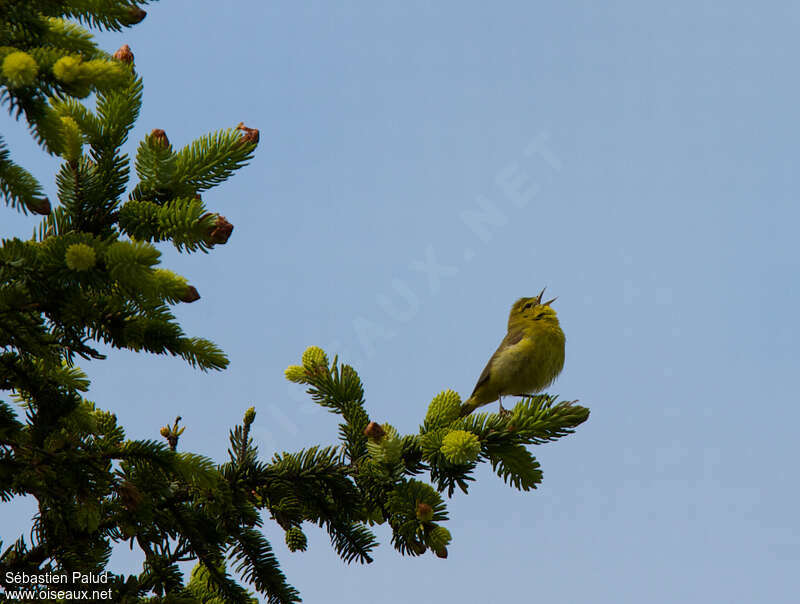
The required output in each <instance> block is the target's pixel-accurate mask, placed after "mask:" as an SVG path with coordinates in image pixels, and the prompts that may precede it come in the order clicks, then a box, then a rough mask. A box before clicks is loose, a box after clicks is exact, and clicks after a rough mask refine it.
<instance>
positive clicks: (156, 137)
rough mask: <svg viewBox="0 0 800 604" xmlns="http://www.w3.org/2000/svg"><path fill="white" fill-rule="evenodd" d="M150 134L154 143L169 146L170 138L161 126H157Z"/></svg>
mask: <svg viewBox="0 0 800 604" xmlns="http://www.w3.org/2000/svg"><path fill="white" fill-rule="evenodd" d="M150 136H151V137H152V140H153V142H154V143H156V144H158V145H161V146H162V147H169V139H168V138H167V133H166V132H164V131H163V130H162V129H161V128H155V129H154V130H153V131H152V132H151V133H150Z"/></svg>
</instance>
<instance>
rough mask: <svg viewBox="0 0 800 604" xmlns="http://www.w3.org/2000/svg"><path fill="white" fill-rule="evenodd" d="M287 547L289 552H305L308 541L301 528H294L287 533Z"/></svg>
mask: <svg viewBox="0 0 800 604" xmlns="http://www.w3.org/2000/svg"><path fill="white" fill-rule="evenodd" d="M286 545H287V546H288V548H289V551H292V552H296V551H301V552H304V551H306V548H307V547H308V539H307V538H306V535H305V533H303V531H302V530H301V529H300V528H298V527H296V526H293V527H292V528H290V529H289V530H288V531H286Z"/></svg>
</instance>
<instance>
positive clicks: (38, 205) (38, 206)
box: [27, 197, 52, 216]
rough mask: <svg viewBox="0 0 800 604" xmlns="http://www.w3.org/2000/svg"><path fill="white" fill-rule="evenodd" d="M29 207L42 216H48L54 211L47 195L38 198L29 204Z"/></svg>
mask: <svg viewBox="0 0 800 604" xmlns="http://www.w3.org/2000/svg"><path fill="white" fill-rule="evenodd" d="M27 207H28V209H29V210H30V211H31V212H33V213H34V214H39V215H40V216H48V215H49V214H50V212H51V211H52V208H51V207H50V200H49V199H47V197H42V198H41V199H36V200H35V201H33V202H31V203H29V204H27Z"/></svg>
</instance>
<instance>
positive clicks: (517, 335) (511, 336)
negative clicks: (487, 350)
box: [472, 329, 524, 396]
mask: <svg viewBox="0 0 800 604" xmlns="http://www.w3.org/2000/svg"><path fill="white" fill-rule="evenodd" d="M523 335H524V334H523V333H522V330H521V329H520V330H517V331H509V332H508V333H507V334H506V337H505V338H503V341H502V342H500V346H498V347H497V350H495V351H494V354H493V355H492V358H490V359H489V362H488V363H486V367H484V368H483V372H482V373H481V375H480V377H478V383H477V384H475V388H473V389H472V396H474V395H475V393H476V392H477V391H478V388H480V387H481V385H483V384H484V383H485V382H488V381H489V376H490V375H491V373H492V361H494V358H495V357H496V356H497V355H498V354H499V353H500V351H501V350H503V349H504V348H507V347H509V346H513V345H514V344H516V343H517V342H519V341H520V340H521V339H522V336H523Z"/></svg>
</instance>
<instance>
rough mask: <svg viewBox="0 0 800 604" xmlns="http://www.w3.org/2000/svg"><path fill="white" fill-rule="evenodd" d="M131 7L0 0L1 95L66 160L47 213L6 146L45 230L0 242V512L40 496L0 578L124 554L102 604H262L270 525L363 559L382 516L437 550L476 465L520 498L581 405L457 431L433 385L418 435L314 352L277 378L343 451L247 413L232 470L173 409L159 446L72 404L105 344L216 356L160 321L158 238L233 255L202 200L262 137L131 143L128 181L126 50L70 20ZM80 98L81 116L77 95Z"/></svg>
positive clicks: (211, 362) (452, 404) (235, 132)
mask: <svg viewBox="0 0 800 604" xmlns="http://www.w3.org/2000/svg"><path fill="white" fill-rule="evenodd" d="M143 4H145V2H142V1H139V0H75V1H71V2H60V3H53V2H51V1H49V0H31V1H29V2H21V1H18V0H7V1H5V2H2V1H0V5H2V9H3V10H2V13H0V103H2V104H4V105H6V106H8V108H9V109H10V111H11V112H12V113H15V114H16V116H17V117H18V118H19V117H24V119H26V121H27V122H28V124H29V126H30V128H31V131H32V133H33V135H34V136H35V137H36V139H37V140H38V142H39V143H40V144H41V145H42V147H43V149H44V150H45V151H47V152H49V153H52V154H56V155H58V156H60V158H61V159H62V160H63V163H62V165H61V167H60V169H59V171H58V173H57V175H56V184H57V188H58V203H57V204H56V205H55V207H52V206H51V204H50V200H48V199H47V198H46V197H45V196H44V195H43V192H42V188H41V186H40V185H39V183H38V181H37V180H36V178H35V177H34V176H33V175H32V174H30V173H29V172H27V171H26V170H25V169H24V168H22V167H21V166H18V165H17V164H15V163H14V162H13V161H12V158H11V153H10V151H9V150H8V149H7V147H6V146H5V145H4V143H3V141H2V139H0V194H2V196H3V197H4V199H5V200H6V203H7V205H9V206H10V208H11V209H15V210H17V211H20V212H23V213H26V212H32V213H34V214H38V215H40V216H43V218H41V220H40V223H39V225H38V226H37V228H36V229H35V231H34V236H33V238H32V239H30V240H22V239H19V238H13V239H4V240H2V241H0V393H3V392H5V393H7V398H8V399H9V400H8V401H6V400H0V503H6V502H9V501H11V500H13V499H15V498H17V497H22V496H28V497H32V498H34V499H35V500H36V501H37V504H38V511H37V514H36V516H35V518H34V519H33V526H32V527H31V529H32V530H27V529H24V530H21V536H20V537H19V539H17V540H16V541H15V542H14V543H12V544H10V545H7V546H5V548H4V549H3V547H0V586H4V581H5V576H6V573H7V572H9V571H12V572H26V573H29V574H43V573H46V572H72V571H81V572H95V573H97V572H101V571H103V570H104V569H105V568H106V566H107V564H108V561H109V557H110V555H111V551H112V547H113V546H114V545H115V544H120V543H122V542H126V543H128V544H129V545H130V547H131V548H134V547H136V548H138V550H139V551H140V553H141V556H142V558H143V564H142V568H141V572H139V573H138V574H134V575H129V576H125V575H111V580H110V583H109V586H110V587H111V589H112V591H113V599H114V601H118V602H198V601H202V602H243V603H251V602H254V601H257V600H256V599H255V598H254V593H253V592H251V591H248V590H247V589H246V588H245V587H243V586H242V585H240V582H245V583H247V584H248V585H249V586H250V587H252V588H253V589H254V590H255V592H257V593H258V594H260V595H262V596H264V597H265V598H266V601H268V602H270V603H275V604H278V603H280V604H283V603H290V602H298V601H300V598H299V594H298V592H297V591H296V590H295V588H294V587H292V586H291V585H290V583H289V581H288V579H287V577H286V576H285V575H284V574H283V572H282V570H281V568H280V564H279V562H278V560H277V558H276V556H275V552H274V550H273V547H272V544H271V543H270V542H269V540H268V539H267V537H266V536H265V534H264V531H263V518H264V517H269V518H270V519H271V520H273V521H275V522H276V523H277V524H278V526H280V527H281V528H282V529H283V531H284V532H285V540H286V544H287V546H288V547H289V549H290V550H291V551H293V552H302V551H305V550H306V549H307V548H308V547H309V544H308V540H307V538H306V535H305V533H304V531H303V525H304V524H306V523H309V524H313V525H317V526H319V527H321V528H322V529H324V530H325V531H326V532H327V534H328V536H329V538H330V541H331V546H332V547H333V549H334V551H336V553H337V554H338V555H339V557H340V558H341V559H342V560H343V561H344V562H346V563H352V562H358V563H370V562H372V560H373V553H374V550H375V548H376V546H377V541H376V539H375V536H374V534H373V533H372V531H371V530H370V527H371V526H373V525H375V524H383V523H386V524H387V525H388V526H389V528H390V529H391V531H392V544H393V546H394V547H395V548H396V549H397V550H398V551H399V552H400V553H402V554H405V555H412V556H420V555H423V554H425V553H426V552H428V551H429V550H430V552H431V553H432V555H435V556H437V557H439V558H446V557H447V547H448V545H450V543H451V541H452V537H451V534H450V532H449V530H448V529H447V528H446V526H444V524H445V523H446V522H447V520H448V513H447V508H446V504H445V499H444V497H445V496H446V497H451V496H453V494H454V492H455V489H456V488H459V489H461V490H462V491H463V492H467V486H468V484H469V482H470V481H472V480H474V477H473V473H474V470H475V469H476V468H477V466H478V464H480V463H484V462H487V463H489V464H491V466H492V468H493V469H494V470H495V471H496V472H497V474H498V475H499V476H500V477H501V478H502V479H503V480H504V481H505V482H506V483H508V484H510V485H512V486H514V487H515V488H518V489H522V490H529V489H532V488H535V487H536V485H537V484H538V483H539V482H540V481H541V477H542V475H541V471H540V469H539V464H538V462H537V461H536V459H535V458H534V457H533V456H532V455H531V453H530V451H529V450H528V449H527V448H526V446H528V445H534V444H541V443H544V442H548V441H551V440H555V439H557V438H560V437H562V436H565V435H567V434H571V433H572V432H573V430H574V428H575V427H576V426H577V425H579V424H580V423H582V422H583V421H585V420H586V419H587V417H588V414H589V411H588V409H585V408H583V407H578V406H576V405H574V404H572V403H568V402H556V398H555V397H550V396H548V395H540V396H537V397H526V398H524V399H523V400H522V401H521V402H520V403H519V404H517V406H516V407H515V408H514V409H513V410H512V412H511V413H510V414H508V415H505V416H499V415H493V414H486V413H480V414H474V415H470V416H467V417H464V418H459V410H460V408H461V399H460V397H459V395H458V394H457V393H456V392H454V391H452V390H446V391H444V392H442V393H440V394H438V395H437V396H436V397H434V399H433V400H432V401H431V404H430V405H429V407H428V411H427V414H426V416H425V418H424V421H423V424H422V426H421V427H420V429H419V432H418V433H416V434H401V433H400V432H399V431H398V430H397V428H395V427H394V426H392V425H390V424H388V423H379V422H376V421H370V417H369V414H368V413H367V410H366V406H365V399H364V387H363V384H362V382H361V379H360V377H359V375H358V373H357V372H356V370H355V369H354V368H353V367H351V366H349V365H346V364H342V363H340V361H339V359H338V357H334V358H333V359H332V360H330V359H329V357H328V355H327V354H326V353H325V351H323V350H322V349H320V348H318V347H315V346H312V347H310V348H308V349H307V350H306V351H305V352H304V353H303V354H302V359H301V364H299V365H292V366H290V367H289V368H288V369H287V370H286V377H287V378H288V379H289V380H291V381H293V382H295V383H302V384H306V386H307V387H308V393H309V394H310V396H311V398H312V399H313V400H314V401H315V402H316V403H318V404H319V405H321V406H322V407H324V408H326V409H328V410H329V411H330V412H331V413H333V414H335V415H337V416H338V418H339V426H338V434H339V443H338V444H337V445H335V446H327V447H322V446H317V447H309V448H307V449H303V450H300V451H297V452H291V453H290V452H283V453H277V454H274V455H273V456H272V458H271V459H270V461H269V462H267V461H264V460H263V459H262V458H261V457H260V456H259V452H258V450H257V447H256V446H255V444H254V442H253V439H252V437H251V436H250V430H251V427H252V426H253V424H254V422H255V421H256V410H255V408H254V407H250V408H249V409H248V410H247V411H246V412H245V413H244V417H243V421H242V423H241V424H240V425H237V426H235V427H234V428H232V429H231V430H230V434H229V443H230V446H229V449H228V459H227V461H225V462H224V463H215V462H214V461H212V460H210V459H208V458H207V457H204V456H202V455H198V454H195V453H191V452H185V451H180V450H179V443H180V436H181V434H182V433H183V431H184V430H185V429H186V426H181V425H180V422H181V421H182V420H181V418H180V417H179V418H177V419H175V421H174V422H173V424H172V425H167V426H164V427H162V428H161V430H160V433H161V436H162V437H163V439H164V441H155V440H131V439H128V438H127V437H126V434H125V431H124V429H123V428H122V426H120V425H119V424H118V422H117V417H116V415H114V413H112V412H110V411H106V410H103V409H100V408H98V406H97V405H96V404H95V403H94V402H92V401H90V400H88V399H86V398H85V397H84V395H85V393H86V392H87V391H88V389H89V380H88V377H87V376H86V374H85V373H83V371H82V370H81V369H80V368H79V367H78V366H77V365H76V364H75V363H76V361H77V360H78V359H79V358H83V359H102V358H104V355H103V354H101V353H100V352H99V351H98V350H97V346H98V344H104V345H107V346H108V347H110V348H124V349H127V350H133V351H147V352H151V353H154V354H169V355H172V356H177V357H180V358H182V359H184V360H185V361H186V362H188V363H189V364H190V365H192V366H194V367H198V368H200V369H201V370H209V369H222V368H224V367H226V366H227V363H228V360H227V358H226V356H225V355H224V353H223V352H222V351H221V350H220V349H219V348H218V347H217V346H216V345H215V344H213V343H212V342H210V341H208V340H205V339H202V338H198V337H194V336H188V335H186V334H185V333H184V332H183V330H182V328H181V327H180V325H179V324H178V323H177V321H176V319H175V316H174V314H173V312H172V307H173V306H174V305H176V304H179V303H191V302H194V301H196V300H198V299H199V297H200V296H199V294H198V292H197V290H196V289H195V288H194V287H192V286H191V285H190V284H189V283H188V282H187V280H186V279H185V278H184V277H182V276H181V275H178V274H176V273H174V272H172V271H170V270H169V269H167V268H164V267H162V266H160V262H161V252H160V251H159V249H158V247H156V245H157V244H158V243H160V242H169V243H171V244H173V245H174V246H175V247H176V248H177V249H178V250H180V251H186V252H193V251H197V250H200V251H203V252H208V251H210V250H211V249H212V248H213V247H214V246H215V245H220V244H223V243H224V242H225V241H227V237H228V235H229V234H230V231H231V229H232V226H231V225H230V224H229V223H227V222H226V221H225V220H224V219H223V218H222V217H220V216H219V215H218V214H215V213H213V212H210V211H208V210H207V209H206V207H205V204H204V203H203V201H202V199H201V198H200V195H199V193H200V192H203V191H206V190H208V189H210V188H212V187H214V186H217V185H219V184H221V183H222V182H224V181H226V180H227V179H228V178H229V177H231V176H232V175H233V173H234V172H236V171H237V170H238V169H240V168H241V167H243V166H244V165H245V164H246V163H247V162H248V161H249V160H250V159H251V158H252V156H253V152H254V150H255V147H256V144H257V141H258V132H257V131H256V130H252V129H249V128H246V127H245V126H243V125H241V124H240V125H239V126H237V127H236V128H229V129H224V130H220V131H219V132H216V133H212V134H207V135H204V136H202V137H200V138H198V139H197V140H195V141H194V142H190V143H189V144H187V145H186V146H184V147H183V148H181V149H179V150H177V151H176V150H174V149H173V147H172V145H171V143H170V142H169V140H168V138H167V135H166V133H165V132H164V131H163V130H160V129H157V130H153V131H152V132H151V133H150V134H149V135H147V136H146V137H145V139H144V140H143V141H141V142H140V143H139V145H138V148H137V152H136V156H135V159H134V168H135V173H136V178H137V181H136V182H135V183H132V184H131V185H129V182H128V181H129V176H130V163H131V162H130V160H129V158H128V156H127V155H126V154H125V153H123V146H124V145H125V144H126V142H127V139H128V135H129V133H130V131H131V129H132V127H133V125H134V123H135V121H136V119H137V117H138V115H139V111H140V108H141V102H142V91H143V85H142V80H141V78H140V77H139V76H138V75H137V74H136V73H135V71H134V69H133V66H132V56H131V55H130V49H126V48H123V49H120V51H119V52H118V53H117V54H116V55H115V58H112V57H110V56H109V55H108V54H106V53H105V52H103V51H101V50H99V49H98V48H97V47H96V46H95V44H94V41H93V38H92V36H91V34H90V33H89V32H88V31H86V30H85V29H84V28H83V27H82V26H81V25H80V24H84V25H89V26H93V27H100V28H106V29H112V30H119V29H121V28H124V27H127V26H129V25H132V24H135V23H137V22H138V21H140V20H141V19H142V18H143V16H144V15H143V12H142V11H141V9H140V8H139V6H140V5H143ZM69 19H73V21H70V20H69ZM123 51H124V52H123ZM90 93H94V94H95V95H96V98H95V100H96V103H95V109H94V110H91V109H89V108H88V107H87V106H86V105H84V104H83V103H81V102H80V101H79V100H78V99H80V98H83V97H85V96H87V95H88V94H90ZM126 192H127V193H126ZM0 546H2V544H0ZM187 560H193V561H196V563H197V564H196V566H195V569H194V570H193V571H192V574H191V577H190V578H189V580H188V582H186V581H185V578H184V577H183V574H182V572H181V570H180V567H179V565H178V563H179V562H181V561H187ZM229 569H230V570H229ZM231 571H232V572H233V573H234V574H231Z"/></svg>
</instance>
